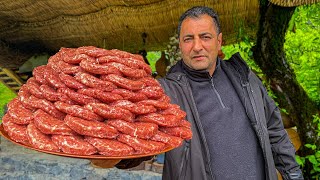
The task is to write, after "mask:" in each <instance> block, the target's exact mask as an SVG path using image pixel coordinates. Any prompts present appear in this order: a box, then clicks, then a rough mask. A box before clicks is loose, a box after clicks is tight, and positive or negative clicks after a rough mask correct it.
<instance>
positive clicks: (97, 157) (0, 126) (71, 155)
mask: <svg viewBox="0 0 320 180" xmlns="http://www.w3.org/2000/svg"><path fill="white" fill-rule="evenodd" d="M0 135H1V136H3V137H4V138H5V139H7V140H9V141H11V142H12V143H14V144H16V145H19V146H22V147H24V148H27V149H31V150H35V151H38V152H42V153H46V154H50V155H57V156H64V157H70V158H80V159H89V160H90V159H97V160H98V159H100V160H116V159H118V160H119V159H120V160H121V159H135V158H142V157H147V156H155V155H158V154H162V153H165V152H168V151H170V150H172V149H175V148H177V147H170V148H166V149H164V150H162V151H159V152H154V153H149V154H137V155H129V156H104V155H77V154H67V153H63V152H53V151H48V150H43V149H38V148H35V147H32V146H28V145H25V144H22V143H19V142H16V141H14V140H12V139H11V138H10V137H9V135H8V133H7V132H6V131H5V130H4V127H3V123H1V124H0Z"/></svg>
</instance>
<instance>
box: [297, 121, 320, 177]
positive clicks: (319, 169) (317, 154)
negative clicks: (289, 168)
mask: <svg viewBox="0 0 320 180" xmlns="http://www.w3.org/2000/svg"><path fill="white" fill-rule="evenodd" d="M313 123H315V124H317V127H318V129H317V132H318V136H319V137H320V117H319V116H318V115H314V116H313ZM305 147H307V148H309V149H311V150H312V151H313V152H314V154H311V155H307V156H305V157H301V156H298V155H297V156H296V160H297V162H298V164H299V165H300V166H301V167H304V166H305V164H306V163H307V162H309V163H311V164H312V169H311V171H310V174H312V178H313V179H319V178H320V147H318V146H317V145H315V144H305Z"/></svg>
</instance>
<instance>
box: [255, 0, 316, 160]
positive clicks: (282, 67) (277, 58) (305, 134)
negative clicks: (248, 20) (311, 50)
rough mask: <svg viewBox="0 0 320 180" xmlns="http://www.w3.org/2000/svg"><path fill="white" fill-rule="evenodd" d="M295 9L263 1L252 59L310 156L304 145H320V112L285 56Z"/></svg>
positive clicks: (304, 151) (303, 152)
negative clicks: (318, 122)
mask: <svg viewBox="0 0 320 180" xmlns="http://www.w3.org/2000/svg"><path fill="white" fill-rule="evenodd" d="M294 10H295V7H279V6H276V5H273V4H267V2H264V1H263V0H261V5H260V22H259V30H258V33H257V41H256V45H255V46H254V47H253V57H254V60H255V62H256V63H257V64H258V65H259V66H260V68H261V70H262V71H263V73H264V74H265V75H266V79H267V81H268V82H269V83H270V87H271V89H272V91H273V92H274V94H275V95H276V97H277V98H276V99H275V100H276V101H277V102H278V103H279V106H280V107H281V108H284V109H286V110H287V111H288V112H289V116H290V117H291V118H292V119H293V121H294V123H295V125H296V126H297V129H298V133H299V136H300V139H301V142H302V146H301V147H302V149H301V150H302V151H300V154H301V155H306V154H309V153H311V152H310V150H309V149H304V144H307V143H309V144H316V145H317V146H319V145H320V140H319V137H318V135H317V132H316V129H317V126H316V124H314V123H313V122H312V120H313V117H312V115H315V114H317V113H318V108H317V105H316V103H315V102H313V101H312V100H311V99H310V98H309V97H308V95H307V94H306V92H305V91H304V90H303V88H302V87H301V86H300V85H299V83H298V82H297V80H296V76H295V74H294V72H293V70H292V69H291V68H290V66H289V64H288V62H287V60H286V56H285V52H284V42H285V34H286V31H287V28H288V24H289V21H290V19H291V17H292V15H293V13H294Z"/></svg>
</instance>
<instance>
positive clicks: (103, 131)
mask: <svg viewBox="0 0 320 180" xmlns="http://www.w3.org/2000/svg"><path fill="white" fill-rule="evenodd" d="M64 121H65V122H66V124H67V125H68V126H69V127H70V128H71V129H73V130H74V131H75V132H77V133H78V134H81V135H86V136H92V137H98V138H109V139H113V138H115V137H117V136H118V134H119V133H118V131H117V129H115V128H114V127H112V126H109V125H107V124H105V123H102V122H98V121H87V120H84V119H81V118H78V117H73V116H70V115H67V116H66V118H65V119H64Z"/></svg>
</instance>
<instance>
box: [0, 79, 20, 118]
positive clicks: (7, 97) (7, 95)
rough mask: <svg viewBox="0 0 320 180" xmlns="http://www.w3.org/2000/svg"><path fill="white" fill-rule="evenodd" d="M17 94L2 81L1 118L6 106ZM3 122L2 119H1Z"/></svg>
mask: <svg viewBox="0 0 320 180" xmlns="http://www.w3.org/2000/svg"><path fill="white" fill-rule="evenodd" d="M16 96H17V95H16V94H15V93H13V92H12V91H11V90H10V89H9V88H8V87H7V86H5V85H4V84H2V83H1V82H0V119H2V117H3V115H4V108H5V106H6V105H7V103H8V102H10V101H11V100H12V99H13V98H15V97H16ZM0 122H1V120H0Z"/></svg>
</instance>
